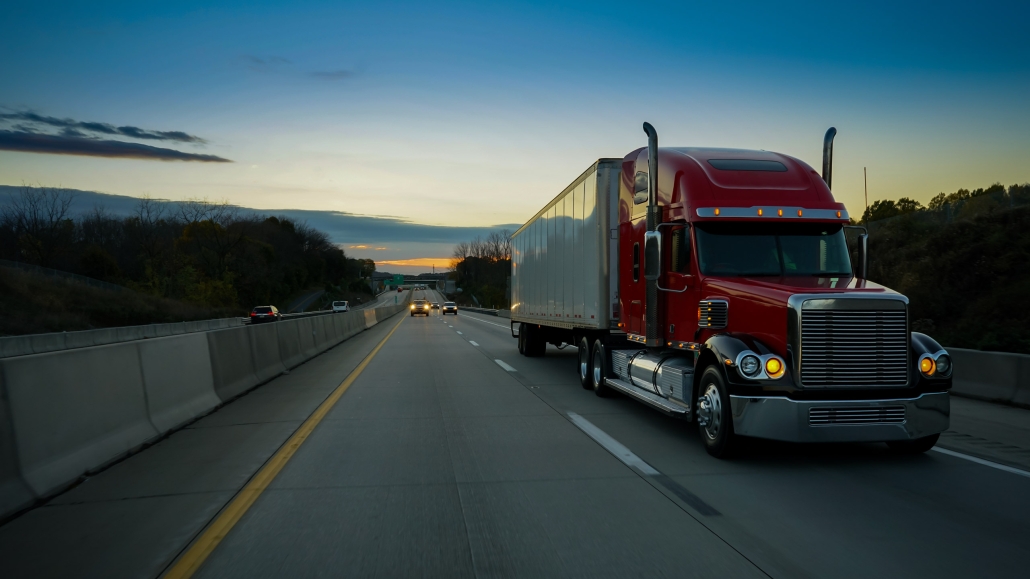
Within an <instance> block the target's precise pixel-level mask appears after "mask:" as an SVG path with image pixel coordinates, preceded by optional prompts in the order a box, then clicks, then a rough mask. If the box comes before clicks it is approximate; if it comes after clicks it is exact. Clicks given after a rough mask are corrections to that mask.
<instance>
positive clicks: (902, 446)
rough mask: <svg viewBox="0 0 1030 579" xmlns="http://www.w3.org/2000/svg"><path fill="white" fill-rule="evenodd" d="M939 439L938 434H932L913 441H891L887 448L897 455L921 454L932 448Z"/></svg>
mask: <svg viewBox="0 0 1030 579" xmlns="http://www.w3.org/2000/svg"><path fill="white" fill-rule="evenodd" d="M940 437H941V435H940V434H934V435H932V436H924V437H923V438H917V439H915V440H891V441H889V442H887V447H888V448H890V449H891V450H893V451H894V452H896V453H898V454H922V453H924V452H926V451H928V450H930V449H931V448H933V447H934V445H936V444H937V439H938V438H940Z"/></svg>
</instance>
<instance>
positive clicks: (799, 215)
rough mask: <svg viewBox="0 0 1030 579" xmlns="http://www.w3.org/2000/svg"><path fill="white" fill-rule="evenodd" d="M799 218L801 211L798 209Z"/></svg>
mask: <svg viewBox="0 0 1030 579" xmlns="http://www.w3.org/2000/svg"><path fill="white" fill-rule="evenodd" d="M798 217H801V210H800V209H798Z"/></svg>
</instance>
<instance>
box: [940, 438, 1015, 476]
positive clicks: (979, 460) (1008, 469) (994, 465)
mask: <svg viewBox="0 0 1030 579" xmlns="http://www.w3.org/2000/svg"><path fill="white" fill-rule="evenodd" d="M930 450H932V451H934V452H939V453H941V454H946V455H948V456H954V457H955V458H961V459H963V460H968V461H969V462H975V463H976V464H982V465H984V466H989V467H991V468H996V469H998V470H1003V471H1005V472H1010V473H1012V474H1018V475H1019V476H1025V477H1027V478H1030V472H1027V471H1025V470H1019V469H1018V468H1012V467H1011V466H1006V465H1004V464H998V463H996V462H991V461H989V460H984V459H982V458H976V457H975V456H969V455H968V454H962V453H961V452H955V451H954V450H948V449H946V448H941V447H939V446H935V447H933V448H931V449H930Z"/></svg>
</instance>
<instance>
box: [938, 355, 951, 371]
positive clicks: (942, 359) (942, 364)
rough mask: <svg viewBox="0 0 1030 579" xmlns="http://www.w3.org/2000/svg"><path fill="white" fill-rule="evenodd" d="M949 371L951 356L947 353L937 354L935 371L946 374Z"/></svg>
mask: <svg viewBox="0 0 1030 579" xmlns="http://www.w3.org/2000/svg"><path fill="white" fill-rule="evenodd" d="M949 372H951V356H949V355H947V354H941V355H940V356H937V373H938V374H945V375H946V374H948V373H949Z"/></svg>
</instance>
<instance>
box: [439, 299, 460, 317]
mask: <svg viewBox="0 0 1030 579" xmlns="http://www.w3.org/2000/svg"><path fill="white" fill-rule="evenodd" d="M447 314H454V315H458V304H456V303H454V302H444V303H443V308H442V309H441V310H440V315H442V316H445V315H447Z"/></svg>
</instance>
